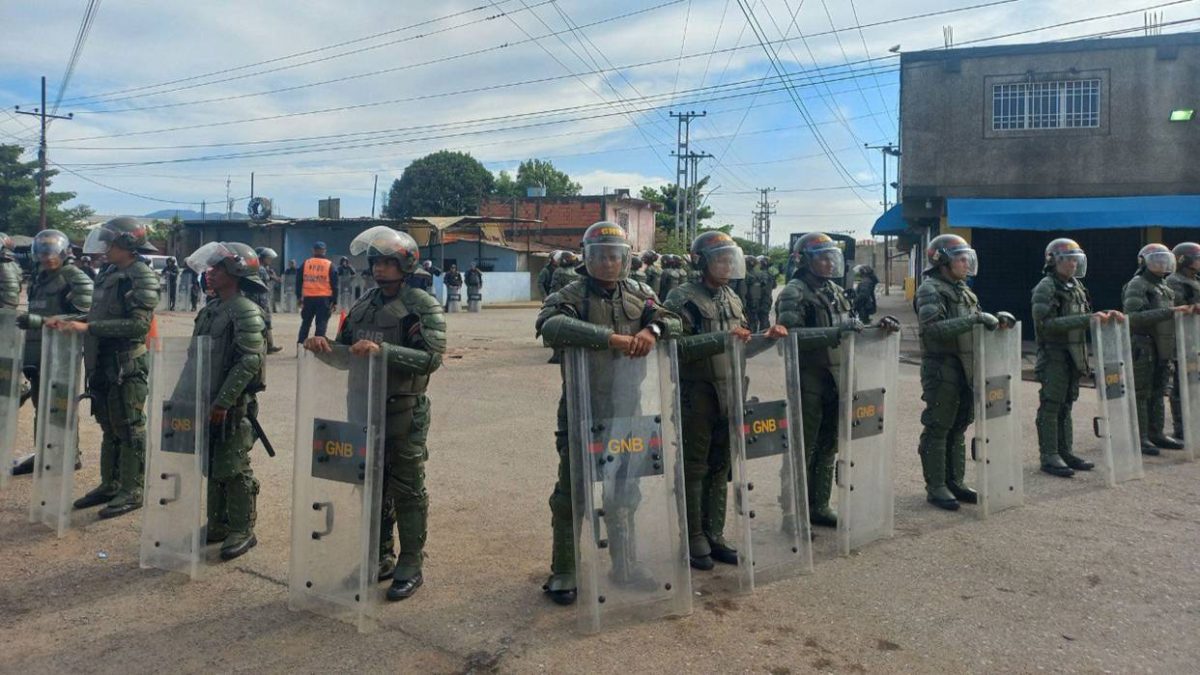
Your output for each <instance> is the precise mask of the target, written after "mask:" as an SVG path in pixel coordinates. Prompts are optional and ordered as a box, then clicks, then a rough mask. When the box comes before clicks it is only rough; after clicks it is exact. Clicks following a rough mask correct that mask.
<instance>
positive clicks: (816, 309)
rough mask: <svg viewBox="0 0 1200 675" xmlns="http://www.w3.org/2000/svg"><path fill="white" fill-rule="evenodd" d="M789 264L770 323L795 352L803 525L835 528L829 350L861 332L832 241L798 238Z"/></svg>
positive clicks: (834, 415)
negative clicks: (783, 331)
mask: <svg viewBox="0 0 1200 675" xmlns="http://www.w3.org/2000/svg"><path fill="white" fill-rule="evenodd" d="M792 260H793V262H794V263H795V271H794V272H793V273H792V278H791V279H790V280H789V281H788V283H787V285H786V286H784V287H783V290H782V291H780V292H779V299H778V300H776V301H775V317H776V319H777V320H778V321H779V323H781V324H783V325H784V326H787V329H788V331H789V333H792V334H795V335H796V336H797V338H796V340H797V346H798V348H799V350H800V353H799V359H798V361H799V363H800V397H801V409H802V413H803V420H804V447H805V449H806V456H805V461H806V466H805V473H806V477H807V481H808V511H809V520H810V522H811V523H812V524H813V525H820V526H824V527H836V526H837V515H836V514H835V513H834V512H833V509H831V508H830V507H829V498H830V496H831V494H832V492H833V463H834V459H835V458H836V457H837V433H838V388H837V382H836V380H835V379H834V367H835V365H836V363H837V361H836V358H837V357H836V352H835V351H833V350H834V348H836V347H837V346H838V345H839V344H841V341H842V336H843V335H845V334H846V333H847V332H849V331H861V330H862V329H863V324H862V322H860V321H858V320H857V319H855V318H853V317H852V315H851V312H850V301H849V300H848V299H847V298H846V295H845V293H843V292H842V287H841V286H839V285H838V283H837V280H838V279H841V278H842V275H843V274H844V271H845V260H844V258H843V256H842V249H841V246H839V245H838V243H837V242H835V241H834V240H833V238H832V237H830V236H829V235H827V234H825V233H823V232H810V233H808V234H806V235H804V236H803V237H801V238H800V239H798V240H796V244H795V245H794V246H793V247H792ZM880 325H881V326H883V327H884V328H885V329H887V330H899V328H900V324H899V322H898V321H896V319H895V318H893V317H884V319H883V320H882V321H881V322H880Z"/></svg>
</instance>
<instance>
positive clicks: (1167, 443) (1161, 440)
mask: <svg viewBox="0 0 1200 675" xmlns="http://www.w3.org/2000/svg"><path fill="white" fill-rule="evenodd" d="M1150 442H1151V443H1153V444H1155V445H1157V446H1158V447H1159V448H1162V449H1163V450H1182V449H1183V443H1180V442H1179V439H1178V438H1172V437H1171V436H1167V435H1165V434H1164V435H1157V436H1151V437H1150Z"/></svg>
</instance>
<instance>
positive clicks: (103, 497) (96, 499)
mask: <svg viewBox="0 0 1200 675" xmlns="http://www.w3.org/2000/svg"><path fill="white" fill-rule="evenodd" d="M116 496H117V493H115V492H109V491H108V490H107V489H106V488H105V486H103V485H101V486H100V487H96V488H92V489H91V491H89V492H88V493H87V494H85V495H84V496H82V497H80V498H79V499H76V500H75V503H74V504H72V506H74V507H75V508H77V509H86V508H90V507H93V506H99V505H100V504H107V503H109V502H110V501H112V498H113V497H116Z"/></svg>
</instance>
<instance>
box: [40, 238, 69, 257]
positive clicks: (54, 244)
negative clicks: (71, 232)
mask: <svg viewBox="0 0 1200 675" xmlns="http://www.w3.org/2000/svg"><path fill="white" fill-rule="evenodd" d="M70 247H71V243H70V242H69V241H67V240H66V239H64V238H63V237H61V236H58V235H56V234H51V235H50V236H39V237H35V238H34V240H33V255H34V257H36V258H62V257H65V256H66V254H67V253H68V252H69V250H70Z"/></svg>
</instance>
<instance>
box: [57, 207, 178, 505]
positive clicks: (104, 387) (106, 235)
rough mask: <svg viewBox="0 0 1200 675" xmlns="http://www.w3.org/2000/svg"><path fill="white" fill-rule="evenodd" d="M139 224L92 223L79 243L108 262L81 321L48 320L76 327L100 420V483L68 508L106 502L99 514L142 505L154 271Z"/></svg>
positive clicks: (154, 302)
mask: <svg viewBox="0 0 1200 675" xmlns="http://www.w3.org/2000/svg"><path fill="white" fill-rule="evenodd" d="M146 234H147V232H146V226H145V225H142V224H141V223H139V222H138V221H137V220H136V219H134V218H128V217H121V218H114V219H112V220H110V221H108V222H106V223H104V224H103V225H101V226H100V227H97V228H96V229H94V230H92V231H91V233H90V234H89V235H88V238H87V241H85V242H84V244H83V252H84V253H86V254H88V255H103V256H104V257H105V259H106V260H107V261H108V265H107V266H106V267H105V268H104V269H103V270H102V271H101V272H100V274H98V275H97V276H96V287H95V294H94V295H93V298H92V306H91V308H90V309H89V310H88V314H87V319H86V320H85V321H74V320H69V319H65V318H57V319H50V320H49V321H47V322H46V325H47V326H48V327H50V328H52V329H55V330H62V331H68V332H76V333H83V334H84V342H83V359H84V365H85V367H86V369H87V383H88V392H89V393H90V394H91V398H92V414H93V415H94V416H95V417H96V421H97V422H99V424H100V429H101V431H102V432H103V440H102V441H101V444H100V485H98V486H97V487H95V488H94V489H92V490H91V491H90V492H88V493H87V494H86V495H84V496H83V497H80V498H79V499H78V500H76V501H75V508H80V509H81V508H87V507H89V506H95V505H97V504H101V503H104V502H107V504H105V506H104V508H102V509H100V513H99V515H100V517H101V518H112V517H115V516H119V515H122V514H125V513H129V512H131V511H134V510H137V509H140V508H141V507H142V488H143V482H144V475H143V474H144V471H145V461H146V394H147V393H148V383H147V376H148V373H149V369H150V361H149V354H148V353H147V349H146V335H147V334H148V333H149V332H150V324H151V322H152V321H153V320H154V308H155V307H157V306H158V299H159V283H158V275H157V274H155V273H154V270H152V269H150V266H149V265H147V264H146V263H145V262H144V261H143V259H142V258H141V256H140V254H141V253H153V252H154V251H155V248H154V247H153V246H151V245H150V243H149V242H148V241H147V240H146Z"/></svg>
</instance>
